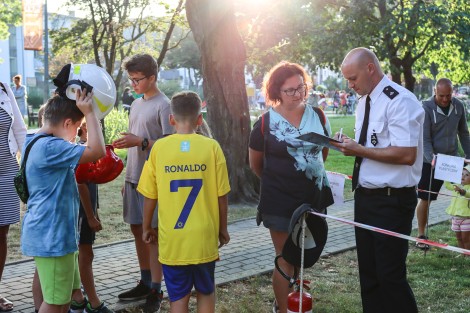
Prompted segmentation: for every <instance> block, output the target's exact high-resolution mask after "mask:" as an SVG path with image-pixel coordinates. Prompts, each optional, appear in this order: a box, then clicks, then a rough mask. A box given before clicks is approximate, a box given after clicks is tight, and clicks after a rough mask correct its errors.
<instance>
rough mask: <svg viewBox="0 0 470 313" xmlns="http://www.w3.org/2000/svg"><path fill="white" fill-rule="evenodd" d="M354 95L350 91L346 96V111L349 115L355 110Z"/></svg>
mask: <svg viewBox="0 0 470 313" xmlns="http://www.w3.org/2000/svg"><path fill="white" fill-rule="evenodd" d="M356 100H357V97H356V94H355V93H354V92H352V91H350V92H349V95H348V107H349V108H348V109H349V112H348V113H349V114H354V111H355V110H356Z"/></svg>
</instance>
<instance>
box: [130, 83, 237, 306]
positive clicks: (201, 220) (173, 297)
mask: <svg viewBox="0 0 470 313" xmlns="http://www.w3.org/2000/svg"><path fill="white" fill-rule="evenodd" d="M171 112H172V114H171V115H170V123H171V124H172V125H173V126H174V127H175V129H176V134H173V135H170V136H167V137H165V138H162V139H160V140H158V141H157V142H156V143H155V144H154V146H153V148H152V150H151V152H150V155H149V158H148V160H147V161H146V162H145V164H144V168H143V171H142V175H141V176H140V180H139V185H138V187H137V190H138V191H139V192H140V193H141V194H142V195H143V196H144V197H145V198H144V221H143V240H144V241H145V242H147V243H156V242H157V237H158V252H159V260H160V262H161V263H162V266H163V275H164V277H165V283H166V287H167V292H168V296H169V298H170V309H171V312H173V313H176V312H177V313H184V312H188V303H189V297H190V294H191V290H192V288H193V287H194V288H195V289H196V292H197V302H198V305H197V306H198V312H214V310H215V292H214V291H215V283H214V271H215V261H216V260H217V259H218V258H219V251H218V248H220V247H221V246H223V245H225V244H227V243H228V242H229V240H230V236H229V234H228V231H227V207H228V201H227V194H228V192H229V191H230V185H229V180H228V174H227V165H226V161H225V157H224V154H223V152H222V149H221V148H220V146H219V144H218V143H217V141H215V140H213V139H211V138H208V137H205V136H202V135H198V134H196V133H195V131H196V129H197V128H198V126H199V125H201V124H202V115H201V99H200V98H199V96H198V95H197V94H196V93H194V92H181V93H178V94H176V95H175V96H173V98H172V99H171ZM157 201H158V235H157V232H156V231H155V229H153V228H152V225H151V222H152V216H153V212H154V210H155V206H156V204H157Z"/></svg>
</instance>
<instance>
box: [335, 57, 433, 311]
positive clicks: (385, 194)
mask: <svg viewBox="0 0 470 313" xmlns="http://www.w3.org/2000/svg"><path fill="white" fill-rule="evenodd" d="M341 71H342V73H343V75H344V78H345V79H346V80H347V81H348V87H349V88H351V89H354V90H355V91H356V92H357V93H358V94H359V95H361V96H362V97H361V99H360V101H359V105H358V108H357V114H356V124H355V129H356V134H355V138H356V140H353V139H352V138H349V137H347V136H343V137H342V138H338V136H339V134H337V135H336V136H335V137H336V138H337V139H339V140H342V141H343V142H342V143H333V144H334V145H335V146H336V147H338V148H339V149H340V151H341V152H343V154H344V155H347V156H356V161H355V165H354V171H353V178H352V183H353V190H355V194H354V220H355V221H356V222H359V223H363V224H366V225H371V226H375V227H379V228H383V229H386V230H391V231H394V232H397V233H401V234H405V235H410V233H411V227H412V220H413V216H414V209H415V206H416V202H417V200H416V184H417V183H418V181H419V177H420V174H421V166H422V155H423V123H424V111H423V109H422V108H421V105H420V103H419V101H418V99H416V97H415V95H413V94H412V93H411V92H410V91H408V90H407V89H405V88H403V87H402V86H400V85H398V84H396V83H394V82H392V81H391V80H389V79H388V78H387V76H386V75H384V73H383V72H382V69H381V67H380V64H379V60H378V59H377V57H376V55H375V54H374V53H373V52H372V51H371V50H369V49H366V48H355V49H353V50H351V51H350V52H349V53H348V54H347V55H346V57H345V58H344V60H343V63H342V64H341ZM355 233H356V244H357V259H358V263H359V278H360V284H361V297H362V307H363V312H365V313H377V312H382V313H388V312H390V313H392V312H393V313H396V312H407V313H413V312H417V311H418V308H417V305H416V301H415V297H414V294H413V291H412V290H411V287H410V285H409V284H408V281H407V277H406V258H407V255H408V241H406V240H403V239H400V238H396V237H392V236H388V235H384V234H380V233H377V232H373V231H370V230H365V229H362V228H359V227H356V228H355Z"/></svg>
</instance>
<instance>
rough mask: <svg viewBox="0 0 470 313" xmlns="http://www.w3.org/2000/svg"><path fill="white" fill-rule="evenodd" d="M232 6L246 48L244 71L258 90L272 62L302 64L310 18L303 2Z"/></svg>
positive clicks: (277, 0) (243, 0)
mask: <svg viewBox="0 0 470 313" xmlns="http://www.w3.org/2000/svg"><path fill="white" fill-rule="evenodd" d="M235 3H236V10H237V18H238V28H239V31H240V33H241V35H242V37H243V40H244V43H245V47H246V53H247V70H248V71H249V72H250V74H251V75H252V77H253V78H254V82H255V84H256V86H257V87H258V88H259V87H260V86H261V82H262V80H263V76H264V75H265V73H266V72H267V71H268V70H269V69H270V68H271V67H273V66H274V65H275V64H276V63H278V62H280V61H282V60H288V61H292V62H301V63H304V64H306V62H305V61H307V60H309V59H310V58H308V57H306V56H307V55H310V53H309V52H308V50H309V49H308V48H307V47H305V45H304V39H303V38H304V37H306V36H310V35H309V24H310V19H311V17H310V16H309V14H310V12H309V11H308V10H306V5H307V4H306V3H305V1H302V0H290V1H285V0H271V1H265V2H264V3H263V2H260V3H257V2H253V1H250V0H238V1H236V2H235ZM267 3H269V5H266V4H267Z"/></svg>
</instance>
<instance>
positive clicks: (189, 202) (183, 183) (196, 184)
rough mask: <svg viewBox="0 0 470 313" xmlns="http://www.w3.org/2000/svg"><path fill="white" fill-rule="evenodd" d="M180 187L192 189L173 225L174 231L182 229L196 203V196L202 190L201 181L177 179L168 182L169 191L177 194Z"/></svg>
mask: <svg viewBox="0 0 470 313" xmlns="http://www.w3.org/2000/svg"><path fill="white" fill-rule="evenodd" d="M180 187H181V188H182V187H192V189H191V191H190V192H189V195H188V199H186V202H185V203H184V206H183V210H182V211H181V214H180V216H179V217H178V220H177V221H176V224H175V229H181V228H184V225H185V224H186V221H187V220H188V217H189V213H191V209H192V208H193V206H194V202H196V198H197V195H198V194H199V191H201V188H202V179H177V180H172V181H171V182H170V191H171V192H178V189H179V188H180Z"/></svg>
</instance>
